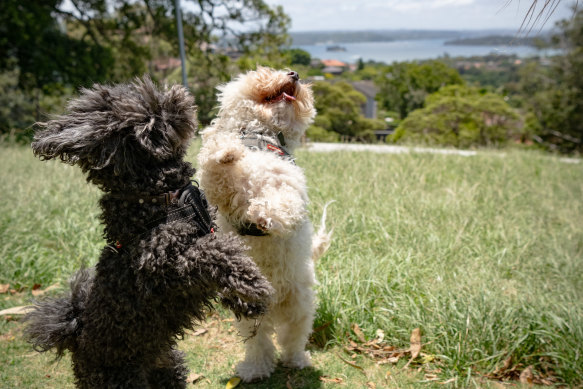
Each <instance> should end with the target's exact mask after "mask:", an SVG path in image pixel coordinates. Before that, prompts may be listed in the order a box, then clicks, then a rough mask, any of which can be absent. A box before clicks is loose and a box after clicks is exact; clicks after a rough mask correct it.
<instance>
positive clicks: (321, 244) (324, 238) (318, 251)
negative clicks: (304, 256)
mask: <svg viewBox="0 0 583 389" xmlns="http://www.w3.org/2000/svg"><path fill="white" fill-rule="evenodd" d="M335 201H336V200H332V201H328V202H327V203H326V205H324V212H323V213H322V219H321V221H320V228H319V229H318V232H316V233H315V234H314V236H313V238H312V259H313V260H314V261H316V260H317V259H318V258H320V257H321V256H322V255H324V253H325V252H326V250H328V247H330V243H332V233H333V232H334V229H332V230H330V232H326V209H327V208H328V205H330V204H332V203H333V202H335Z"/></svg>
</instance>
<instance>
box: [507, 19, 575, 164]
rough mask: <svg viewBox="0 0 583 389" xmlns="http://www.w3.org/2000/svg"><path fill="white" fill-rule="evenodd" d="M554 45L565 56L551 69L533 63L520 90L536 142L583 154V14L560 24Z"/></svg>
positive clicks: (555, 58) (547, 146)
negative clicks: (530, 118)
mask: <svg viewBox="0 0 583 389" xmlns="http://www.w3.org/2000/svg"><path fill="white" fill-rule="evenodd" d="M557 26H558V28H559V30H560V32H559V33H558V34H556V35H555V36H554V37H553V45H554V46H555V47H556V48H560V49H562V50H563V52H564V54H563V55H559V56H555V57H553V58H552V60H551V64H550V66H542V65H540V64H538V65H537V64H530V65H529V67H528V68H524V69H523V70H522V71H521V80H520V83H519V85H520V86H519V89H520V91H521V93H522V95H523V96H524V98H525V100H526V104H525V105H526V108H527V111H528V113H529V115H530V116H531V117H532V118H534V119H535V120H530V121H529V122H528V129H529V130H530V132H532V133H533V139H534V140H535V141H536V142H538V143H539V144H540V145H541V146H543V147H544V148H546V149H549V150H555V151H559V152H563V153H571V152H579V153H581V152H583V77H582V76H581V75H582V74H583V11H578V12H576V14H575V16H574V17H573V18H572V19H570V20H563V21H561V22H559V23H558V24H557Z"/></svg>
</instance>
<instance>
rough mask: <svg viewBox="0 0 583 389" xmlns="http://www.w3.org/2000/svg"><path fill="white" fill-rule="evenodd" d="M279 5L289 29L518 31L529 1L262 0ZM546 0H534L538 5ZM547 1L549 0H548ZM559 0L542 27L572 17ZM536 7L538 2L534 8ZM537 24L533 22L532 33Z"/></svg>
mask: <svg viewBox="0 0 583 389" xmlns="http://www.w3.org/2000/svg"><path fill="white" fill-rule="evenodd" d="M265 1H266V3H268V4H269V5H272V6H273V5H282V6H283V8H284V11H285V12H286V13H287V14H288V15H289V16H290V17H291V19H292V26H291V29H290V31H321V30H373V29H374V30H385V29H386V30H392V29H412V30H417V29H424V30H479V29H511V30H513V29H515V30H518V29H519V28H520V25H521V23H522V21H523V19H524V16H525V15H526V14H527V11H528V8H529V7H530V5H531V4H532V0H265ZM545 1H549V0H539V1H538V3H539V4H543V3H544V2H545ZM550 1H551V2H552V1H554V0H550ZM574 3H575V2H574V1H570V0H562V1H561V2H560V4H559V6H558V8H557V9H556V11H555V12H554V13H553V14H552V16H551V17H550V19H549V21H548V22H547V23H546V24H544V29H549V28H551V27H553V26H554V22H555V21H557V20H561V19H566V18H569V17H570V16H571V15H572V10H571V8H570V7H569V5H570V4H574ZM579 7H581V4H580V5H579ZM539 8H540V6H539ZM541 26H543V24H542V22H541V23H538V24H537V25H536V28H535V31H538V30H539V29H540V27H541Z"/></svg>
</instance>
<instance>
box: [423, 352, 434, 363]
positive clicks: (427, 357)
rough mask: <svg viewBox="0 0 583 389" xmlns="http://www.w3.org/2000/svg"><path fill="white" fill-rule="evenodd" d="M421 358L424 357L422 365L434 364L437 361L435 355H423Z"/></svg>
mask: <svg viewBox="0 0 583 389" xmlns="http://www.w3.org/2000/svg"><path fill="white" fill-rule="evenodd" d="M421 356H422V357H423V358H422V359H421V363H423V364H426V363H429V362H433V361H434V360H435V355H431V354H421Z"/></svg>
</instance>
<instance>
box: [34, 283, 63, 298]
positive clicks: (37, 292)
mask: <svg viewBox="0 0 583 389" xmlns="http://www.w3.org/2000/svg"><path fill="white" fill-rule="evenodd" d="M57 288H59V284H53V285H51V286H48V287H46V288H44V289H40V284H34V286H33V287H32V291H31V293H32V295H33V296H34V297H37V296H42V295H43V294H45V293H46V292H50V291H51V290H54V289H57Z"/></svg>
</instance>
